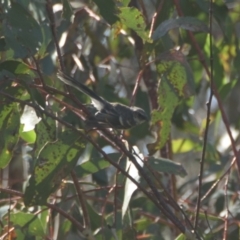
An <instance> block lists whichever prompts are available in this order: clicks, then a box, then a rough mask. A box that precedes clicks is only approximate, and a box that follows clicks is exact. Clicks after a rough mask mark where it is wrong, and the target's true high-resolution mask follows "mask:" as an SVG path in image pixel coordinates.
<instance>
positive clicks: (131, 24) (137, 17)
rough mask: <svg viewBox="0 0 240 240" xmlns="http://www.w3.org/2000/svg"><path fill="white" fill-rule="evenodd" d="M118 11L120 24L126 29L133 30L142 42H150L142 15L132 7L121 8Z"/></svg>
mask: <svg viewBox="0 0 240 240" xmlns="http://www.w3.org/2000/svg"><path fill="white" fill-rule="evenodd" d="M119 10H120V13H119V14H118V16H119V18H120V20H121V22H122V23H123V24H124V25H126V26H127V27H128V28H130V29H132V30H134V31H135V32H136V33H137V34H138V36H139V37H141V38H142V39H143V41H150V39H149V37H148V34H147V31H146V23H145V21H144V18H143V15H142V13H141V12H139V11H138V9H136V8H133V7H122V8H119Z"/></svg>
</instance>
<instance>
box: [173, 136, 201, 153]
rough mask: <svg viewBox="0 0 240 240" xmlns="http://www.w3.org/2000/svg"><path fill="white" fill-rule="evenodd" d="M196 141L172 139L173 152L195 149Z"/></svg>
mask: <svg viewBox="0 0 240 240" xmlns="http://www.w3.org/2000/svg"><path fill="white" fill-rule="evenodd" d="M196 146H197V143H196V142H193V141H192V140H190V139H186V138H181V139H176V140H173V141H172V147H173V152H174V153H184V152H189V151H194V150H196Z"/></svg>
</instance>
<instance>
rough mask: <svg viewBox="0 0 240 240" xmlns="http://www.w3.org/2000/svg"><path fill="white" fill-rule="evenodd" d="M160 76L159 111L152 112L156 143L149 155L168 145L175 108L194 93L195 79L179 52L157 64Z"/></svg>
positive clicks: (171, 52)
mask: <svg viewBox="0 0 240 240" xmlns="http://www.w3.org/2000/svg"><path fill="white" fill-rule="evenodd" d="M157 72H158V75H159V76H160V83H159V86H158V105H159V106H160V107H159V109H156V110H154V111H152V113H151V120H152V127H153V128H155V129H156V130H155V131H156V132H157V139H156V141H155V142H154V143H150V144H148V151H149V154H150V155H152V154H154V153H155V152H156V151H157V150H159V149H161V148H162V147H163V146H164V144H165V143H166V141H167V139H168V137H169V133H170V130H171V119H172V115H173V112H174V109H175V107H176V106H177V105H178V103H179V101H180V100H181V98H185V97H189V96H191V95H192V94H193V92H194V88H193V85H194V79H193V75H192V72H191V69H190V67H189V65H188V63H187V61H186V60H185V57H184V55H183V54H182V53H181V52H178V51H175V50H174V51H170V52H167V53H164V54H162V55H161V56H160V58H159V63H157Z"/></svg>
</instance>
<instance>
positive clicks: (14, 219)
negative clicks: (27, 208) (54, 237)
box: [10, 211, 47, 237]
mask: <svg viewBox="0 0 240 240" xmlns="http://www.w3.org/2000/svg"><path fill="white" fill-rule="evenodd" d="M46 213H47V211H45V214H44V212H42V213H41V214H44V215H45V219H43V220H42V221H41V219H40V218H39V217H38V216H37V215H35V214H31V213H24V212H18V213H11V214H10V219H11V223H12V224H13V225H17V226H20V227H21V228H25V229H26V230H27V231H28V232H29V233H30V234H33V235H35V236H41V237H45V236H46V223H47V214H46Z"/></svg>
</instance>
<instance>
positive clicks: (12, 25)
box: [3, 2, 43, 58]
mask: <svg viewBox="0 0 240 240" xmlns="http://www.w3.org/2000/svg"><path fill="white" fill-rule="evenodd" d="M3 32H4V36H5V40H6V43H7V46H8V47H9V48H11V49H13V50H14V56H15V57H16V58H25V57H28V56H32V55H34V54H35V53H36V52H37V51H38V50H39V49H40V47H41V44H42V41H43V38H42V31H41V28H40V26H39V24H38V23H37V21H36V20H35V19H34V18H33V17H32V16H31V14H30V13H29V12H27V11H26V10H25V9H24V8H23V7H22V6H21V5H20V4H18V3H16V2H11V7H10V8H8V9H5V13H4V20H3Z"/></svg>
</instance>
